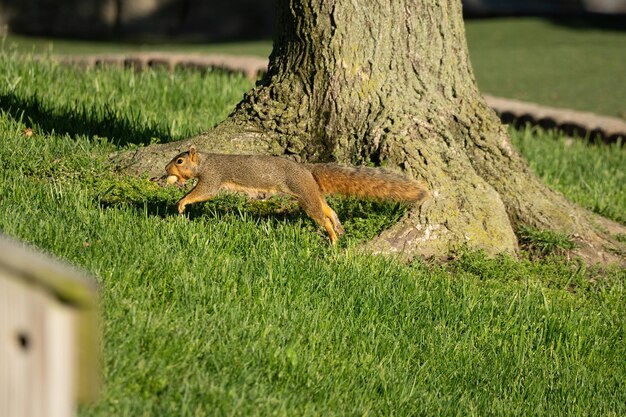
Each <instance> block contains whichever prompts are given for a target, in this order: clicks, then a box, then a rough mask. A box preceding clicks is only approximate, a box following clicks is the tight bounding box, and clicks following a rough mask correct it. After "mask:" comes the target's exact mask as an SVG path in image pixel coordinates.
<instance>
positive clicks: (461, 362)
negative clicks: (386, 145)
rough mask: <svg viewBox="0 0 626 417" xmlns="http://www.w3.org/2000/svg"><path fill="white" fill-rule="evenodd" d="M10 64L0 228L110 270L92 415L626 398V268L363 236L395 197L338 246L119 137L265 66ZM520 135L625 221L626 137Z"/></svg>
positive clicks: (174, 119) (231, 90)
mask: <svg viewBox="0 0 626 417" xmlns="http://www.w3.org/2000/svg"><path fill="white" fill-rule="evenodd" d="M0 73H1V74H3V79H1V80H0V143H2V146H1V147H0V160H1V161H2V167H3V170H2V172H1V173H0V230H2V231H3V232H4V233H6V234H8V235H10V236H13V237H16V238H19V239H23V240H25V241H27V242H29V243H31V244H34V245H36V246H38V247H41V248H44V249H46V250H48V251H50V252H52V253H53V254H55V255H56V256H59V257H61V258H64V259H66V260H68V261H70V262H72V263H74V264H77V265H79V266H81V267H82V268H84V269H86V270H87V271H89V272H90V273H91V274H92V275H93V276H94V277H95V278H96V279H97V281H98V282H99V283H100V285H101V288H102V301H103V303H102V309H103V322H104V323H103V324H104V329H103V331H104V364H103V373H104V390H103V392H102V397H101V399H100V401H99V402H97V403H96V404H93V405H90V406H85V407H83V408H81V410H80V415H81V416H111V415H115V416H193V415H284V416H294V415H298V416H300V415H324V416H328V415H373V416H377V415H391V414H393V415H420V414H421V415H519V416H527V415H565V414H569V415H602V416H621V415H626V390H624V387H625V386H626V361H624V358H625V357H626V344H625V343H624V339H625V337H626V303H625V302H624V296H625V294H626V288H625V284H626V272H625V271H624V270H620V269H617V268H608V269H606V268H605V269H604V270H599V269H593V268H587V267H585V266H583V265H580V264H578V263H576V262H573V263H569V264H568V263H566V262H565V261H564V260H562V259H560V258H558V257H556V256H552V257H548V258H546V259H544V260H542V261H535V262H533V261H530V260H528V259H526V258H523V259H521V260H513V259H510V258H507V257H499V258H496V259H486V258H485V257H484V256H482V255H481V254H479V253H471V252H468V253H465V254H463V255H462V256H460V257H459V259H458V260H456V261H454V262H450V263H449V264H447V265H445V266H442V265H437V264H429V263H423V262H415V263H414V264H412V265H405V264H402V263H400V262H397V261H395V260H394V259H388V258H384V257H372V256H368V255H366V254H363V253H361V252H360V251H359V249H358V245H359V243H360V242H362V241H363V240H364V239H367V238H369V237H371V236H373V235H374V234H376V233H377V232H378V231H379V230H380V229H381V228H383V227H385V225H386V224H388V222H390V221H393V219H394V218H396V217H397V216H400V215H401V214H402V212H403V207H402V206H399V205H397V204H377V203H367V202H359V201H355V200H349V199H335V200H333V203H332V204H333V205H334V206H335V207H336V208H337V211H338V213H339V216H340V217H342V219H345V222H344V225H345V226H346V230H347V237H346V239H344V240H343V241H342V243H341V245H340V247H339V248H332V247H330V246H329V245H328V244H327V241H326V238H325V237H324V235H323V233H322V232H321V231H320V229H319V228H318V227H317V226H316V225H315V224H314V223H313V222H312V221H310V220H309V219H308V218H307V217H306V216H304V215H302V214H301V213H300V212H299V211H298V210H297V209H296V208H295V206H294V204H293V203H292V202H290V201H288V200H280V199H278V200H270V201H269V202H248V201H246V200H245V199H243V198H240V197H234V196H223V197H220V198H216V199H215V200H214V201H212V202H209V203H207V204H204V205H199V206H196V207H194V208H193V210H192V211H191V216H190V218H189V219H185V218H180V217H179V216H176V215H174V203H175V202H176V200H177V199H178V198H179V197H180V196H181V194H182V192H183V191H182V190H179V189H177V188H176V187H169V188H165V189H161V188H158V187H157V186H156V185H154V184H153V183H150V182H148V181H146V180H141V179H134V178H120V177H116V176H114V175H112V174H110V173H108V171H107V167H106V159H107V155H108V154H109V153H111V152H113V151H116V150H118V149H121V148H122V147H124V146H134V144H141V143H145V142H146V141H149V140H160V141H170V140H176V139H181V138H184V137H186V136H189V135H191V134H193V133H196V132H198V131H200V130H203V129H205V128H208V127H210V126H211V125H213V124H215V123H217V122H218V121H219V120H220V119H221V118H223V117H225V116H226V114H227V113H228V111H229V110H230V109H231V108H232V106H233V105H234V104H235V103H236V102H237V101H238V100H239V99H240V98H241V96H242V94H243V93H244V92H245V91H246V90H247V89H248V88H250V86H251V84H250V82H249V81H247V80H246V79H244V78H243V77H237V76H229V75H225V74H222V73H219V72H209V73H207V74H204V75H203V74H199V73H197V72H193V71H187V72H184V71H181V72H175V73H173V74H170V73H166V72H161V71H147V72H142V73H135V72H133V71H128V70H126V71H123V70H116V69H99V70H88V71H84V72H83V71H79V70H76V69H70V68H64V67H59V66H56V65H53V64H50V63H45V62H44V63H33V62H27V61H22V60H20V59H18V58H17V57H16V56H15V55H13V54H9V53H2V52H0ZM29 128H30V129H32V135H31V131H29V130H27V129H29ZM512 135H513V139H514V142H515V144H516V145H517V146H519V148H520V149H521V150H522V152H523V153H524V154H525V155H527V157H528V158H529V159H530V161H531V164H532V166H533V167H534V169H535V170H536V171H537V172H538V173H539V174H540V175H541V176H542V177H543V178H545V180H546V181H548V182H549V183H550V184H551V185H553V186H554V187H557V188H558V189H560V190H561V191H562V192H563V193H565V194H567V195H568V196H570V198H572V199H575V200H576V201H578V202H579V203H580V204H582V205H584V206H586V207H589V208H590V209H593V210H596V211H599V212H601V213H603V214H606V215H607V216H610V217H612V218H614V219H616V220H618V221H621V222H625V221H626V219H625V218H624V213H626V194H625V193H626V191H625V190H624V187H623V184H624V182H625V180H626V178H624V172H623V167H624V166H625V165H626V152H624V150H623V149H622V148H620V147H619V146H618V145H613V146H604V145H603V146H592V145H588V144H584V143H582V142H578V141H574V142H569V141H566V140H565V139H564V138H562V137H558V136H554V135H551V134H547V133H544V132H541V131H522V132H512ZM591 278H595V279H591Z"/></svg>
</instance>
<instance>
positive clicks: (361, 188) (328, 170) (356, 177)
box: [307, 164, 428, 202]
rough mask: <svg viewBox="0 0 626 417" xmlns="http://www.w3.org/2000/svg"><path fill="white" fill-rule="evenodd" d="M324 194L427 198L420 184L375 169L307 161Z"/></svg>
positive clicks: (401, 198) (412, 199) (382, 197)
mask: <svg viewBox="0 0 626 417" xmlns="http://www.w3.org/2000/svg"><path fill="white" fill-rule="evenodd" d="M307 168H309V170H310V171H311V174H313V178H315V181H317V183H318V185H319V186H320V189H321V190H322V192H323V193H324V194H343V195H348V196H355V197H369V198H380V199H391V200H400V201H410V202H416V201H421V200H424V199H426V198H427V197H428V189H427V188H426V186H424V185H423V184H421V183H419V182H416V181H413V180H410V179H408V178H405V177H403V176H401V175H398V174H394V173H391V172H387V171H384V170H382V169H379V168H367V167H358V168H351V167H342V166H339V165H335V164H309V165H307Z"/></svg>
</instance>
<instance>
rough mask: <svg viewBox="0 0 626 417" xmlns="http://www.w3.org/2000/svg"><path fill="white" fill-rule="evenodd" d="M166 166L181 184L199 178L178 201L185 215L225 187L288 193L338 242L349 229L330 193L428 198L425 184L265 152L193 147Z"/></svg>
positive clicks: (414, 199)
mask: <svg viewBox="0 0 626 417" xmlns="http://www.w3.org/2000/svg"><path fill="white" fill-rule="evenodd" d="M165 170H166V171H167V173H168V175H170V176H171V175H174V176H176V178H177V180H178V182H180V183H184V182H185V181H187V180H189V179H192V178H197V179H198V183H197V184H196V186H195V187H194V188H193V189H192V190H191V191H190V192H189V193H187V195H185V196H184V197H183V198H182V199H181V200H180V201H179V202H178V212H179V213H180V214H183V213H184V211H185V206H186V205H188V204H192V203H197V202H201V201H206V200H208V199H210V198H211V197H213V196H214V195H215V194H216V193H217V192H218V191H219V190H220V189H230V190H235V191H243V192H247V193H258V192H268V193H286V194H290V195H292V196H294V197H295V198H297V199H298V202H299V203H300V207H302V209H303V210H304V211H305V212H306V213H307V214H308V215H309V216H310V217H311V218H312V219H313V220H315V221H316V222H317V223H318V224H319V225H321V226H323V227H324V228H325V229H326V231H327V232H328V235H329V237H330V240H331V242H332V243H333V244H334V243H335V242H336V241H337V239H338V237H339V236H341V235H342V234H343V233H344V230H343V227H342V226H341V222H340V221H339V218H338V217H337V213H335V211H334V210H333V209H332V208H331V207H330V206H329V205H328V204H327V203H326V200H325V199H324V195H325V194H335V193H337V194H343V195H350V196H357V197H370V198H378V199H393V200H401V201H409V202H419V201H423V200H424V199H426V198H427V197H428V190H427V189H426V187H425V186H424V185H423V184H421V183H418V182H415V181H413V180H410V179H408V178H404V177H402V176H400V175H398V174H393V173H389V172H386V171H383V170H380V169H376V168H364V167H363V168H346V167H341V166H339V165H335V164H299V163H297V162H293V161H290V160H287V159H283V158H278V157H273V156H264V155H222V154H209V153H200V152H198V151H196V148H195V147H193V146H192V147H190V148H189V151H187V152H183V153H181V154H179V155H177V156H176V157H174V158H173V159H172V160H171V161H170V163H168V164H167V166H166V167H165Z"/></svg>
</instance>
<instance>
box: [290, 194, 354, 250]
mask: <svg viewBox="0 0 626 417" xmlns="http://www.w3.org/2000/svg"><path fill="white" fill-rule="evenodd" d="M298 200H299V202H300V206H301V207H302V208H303V209H304V211H305V212H306V214H308V215H309V217H310V218H312V219H313V220H315V222H316V223H317V224H319V225H320V226H323V227H324V229H326V232H328V237H329V238H330V242H331V243H332V244H333V245H334V244H335V243H337V239H338V238H339V236H341V235H342V234H343V233H344V230H343V227H341V223H340V222H339V218H338V217H337V214H336V213H335V212H334V211H333V209H331V208H330V207H329V206H328V204H326V202H325V201H324V198H323V197H321V196H320V197H317V196H311V197H309V198H301V197H300V198H298Z"/></svg>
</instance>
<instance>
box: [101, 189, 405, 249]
mask: <svg viewBox="0 0 626 417" xmlns="http://www.w3.org/2000/svg"><path fill="white" fill-rule="evenodd" d="M176 201H177V200H173V199H170V198H168V199H164V198H160V197H154V198H140V199H130V200H126V201H119V200H118V201H114V202H111V201H107V199H106V197H105V198H103V199H101V200H100V205H101V206H102V207H103V208H109V207H128V208H130V209H131V210H133V211H136V212H137V213H141V214H144V215H147V216H154V217H159V218H161V219H166V218H169V217H177V216H179V214H178V210H177V205H176ZM329 204H330V205H331V207H333V208H334V210H335V211H336V212H337V215H338V216H339V218H340V219H341V222H342V223H343V225H344V227H345V228H346V231H347V236H348V237H349V238H350V240H352V241H355V242H363V241H368V240H370V239H372V238H374V237H375V236H377V235H378V234H379V233H381V232H382V231H383V230H384V229H386V228H388V227H390V226H391V225H392V224H393V223H395V222H396V221H397V220H398V219H399V218H400V217H401V216H403V215H404V214H405V213H406V211H407V210H408V206H406V205H404V204H400V203H397V202H385V201H376V200H359V199H356V198H344V197H332V198H330V199H329ZM185 217H186V218H187V219H189V220H190V221H193V220H196V219H201V218H214V219H219V220H220V221H238V220H242V219H243V220H245V221H252V222H253V223H255V224H258V223H261V222H268V221H269V222H271V223H275V224H276V223H292V224H293V223H300V224H303V225H307V226H306V227H307V228H309V227H311V228H312V229H314V230H315V229H317V230H319V232H320V233H321V234H322V235H323V236H326V232H325V231H323V228H322V227H321V226H319V225H317V224H316V223H315V222H314V220H313V219H311V218H309V217H308V216H307V214H306V213H305V212H304V211H303V210H302V209H301V208H300V207H299V205H298V203H297V201H296V200H294V199H291V198H288V197H284V196H274V197H271V198H269V199H266V200H258V199H248V198H246V197H244V196H240V195H236V194H229V193H225V194H220V195H218V196H217V197H215V198H214V199H212V200H210V201H207V202H204V203H199V204H191V205H189V206H187V207H186V210H185ZM345 244H346V239H345V238H344V239H341V240H340V246H345Z"/></svg>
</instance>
